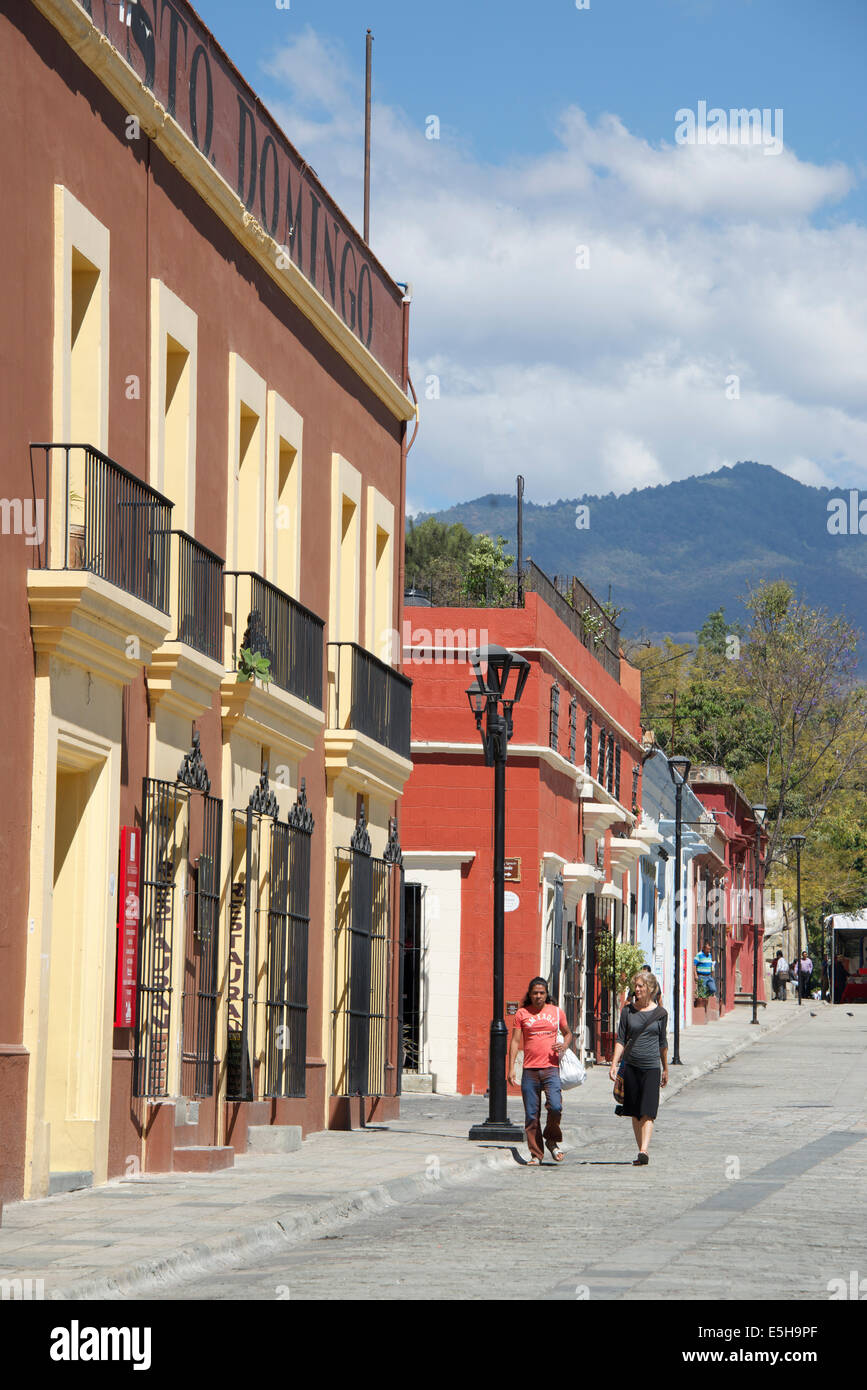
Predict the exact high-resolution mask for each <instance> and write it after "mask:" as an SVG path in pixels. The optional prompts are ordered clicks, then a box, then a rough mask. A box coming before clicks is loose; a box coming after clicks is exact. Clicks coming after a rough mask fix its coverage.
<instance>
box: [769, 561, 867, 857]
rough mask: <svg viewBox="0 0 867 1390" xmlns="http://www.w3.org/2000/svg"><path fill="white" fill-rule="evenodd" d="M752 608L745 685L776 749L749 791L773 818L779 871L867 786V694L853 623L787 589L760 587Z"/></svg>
mask: <svg viewBox="0 0 867 1390" xmlns="http://www.w3.org/2000/svg"><path fill="white" fill-rule="evenodd" d="M747 607H748V608H749V610H750V612H751V614H752V622H751V624H750V627H749V631H748V634H747V642H746V645H745V648H744V650H743V658H742V659H743V677H744V680H745V682H746V684H747V687H748V689H749V692H750V695H751V697H752V699H753V701H754V703H755V705H756V707H757V708H758V710H759V711H760V713H761V714H762V716H763V717H764V719H765V720H766V721H767V732H768V741H767V746H766V749H765V753H764V758H763V759H762V761H761V763H758V764H757V765H755V766H754V767H753V768H752V769H750V770H749V775H748V777H747V778H746V784H747V786H748V787H749V788H750V793H751V794H753V795H755V796H756V800H757V801H759V800H761V801H762V802H764V804H765V805H767V806H768V808H769V813H770V814H769V817H768V830H769V844H768V854H767V864H768V868H771V867H772V866H773V865H774V864H775V863H778V862H781V861H782V860H783V858H784V856H785V854H786V844H787V843H788V837H789V836H790V835H791V833H792V831H793V830H794V829H795V828H797V829H798V830H800V831H804V832H805V833H808V832H811V831H812V829H813V828H814V827H817V826H818V825H819V823H820V822H821V821H822V820H823V819H824V818H825V817H826V816H827V815H828V814H829V813H830V812H831V810H832V808H833V804H834V802H835V801H837V800H838V798H839V797H840V794H841V793H844V792H846V791H847V790H851V791H856V790H858V789H863V788H864V786H865V783H867V692H865V690H864V688H863V687H861V686H859V685H857V684H855V681H854V673H855V667H856V661H857V646H858V637H859V635H860V634H859V633H858V631H857V630H856V629H855V628H854V627H853V626H852V625H851V624H850V623H849V622H847V620H846V619H845V618H843V617H840V616H837V617H832V616H829V614H828V613H827V612H826V611H825V610H824V609H819V608H809V607H808V606H807V605H806V604H802V603H800V602H799V601H798V600H797V598H796V597H795V593H794V591H793V589H792V588H791V586H790V585H789V584H787V583H785V582H784V581H782V580H778V581H774V582H772V583H763V584H761V585H759V587H758V588H757V589H756V590H755V591H754V592H753V593H752V594H751V595H750V596H749V599H748V601H747ZM745 789H746V787H745ZM802 860H803V856H802Z"/></svg>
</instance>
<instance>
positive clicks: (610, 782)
mask: <svg viewBox="0 0 867 1390" xmlns="http://www.w3.org/2000/svg"><path fill="white" fill-rule="evenodd" d="M605 790H606V791H607V792H613V791H614V735H613V734H609V735H608V753H607V756H606V759H605Z"/></svg>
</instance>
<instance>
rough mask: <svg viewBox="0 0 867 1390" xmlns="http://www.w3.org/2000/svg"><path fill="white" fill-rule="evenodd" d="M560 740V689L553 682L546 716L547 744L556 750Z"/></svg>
mask: <svg viewBox="0 0 867 1390" xmlns="http://www.w3.org/2000/svg"><path fill="white" fill-rule="evenodd" d="M559 739H560V687H559V685H558V684H557V682H556V681H555V682H554V684H553V685H552V686H551V706H550V710H549V714H548V744H549V747H551V748H553V749H555V751H556V749H557V745H558V743H559Z"/></svg>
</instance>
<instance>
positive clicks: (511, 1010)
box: [506, 999, 521, 1014]
mask: <svg viewBox="0 0 867 1390" xmlns="http://www.w3.org/2000/svg"><path fill="white" fill-rule="evenodd" d="M520 1007H521V1006H520V1004H519V1003H518V1001H517V999H508V1000H507V1001H506V1013H507V1014H516V1013H517V1012H518V1010H519V1008H520Z"/></svg>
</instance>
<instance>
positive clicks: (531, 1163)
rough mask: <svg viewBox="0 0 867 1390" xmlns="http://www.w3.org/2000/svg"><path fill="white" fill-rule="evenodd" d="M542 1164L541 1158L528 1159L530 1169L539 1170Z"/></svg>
mask: <svg viewBox="0 0 867 1390" xmlns="http://www.w3.org/2000/svg"><path fill="white" fill-rule="evenodd" d="M541 1162H542V1160H541V1158H535V1157H533V1158H528V1159H527V1167H528V1168H538V1167H539V1166H540V1164H541Z"/></svg>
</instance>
